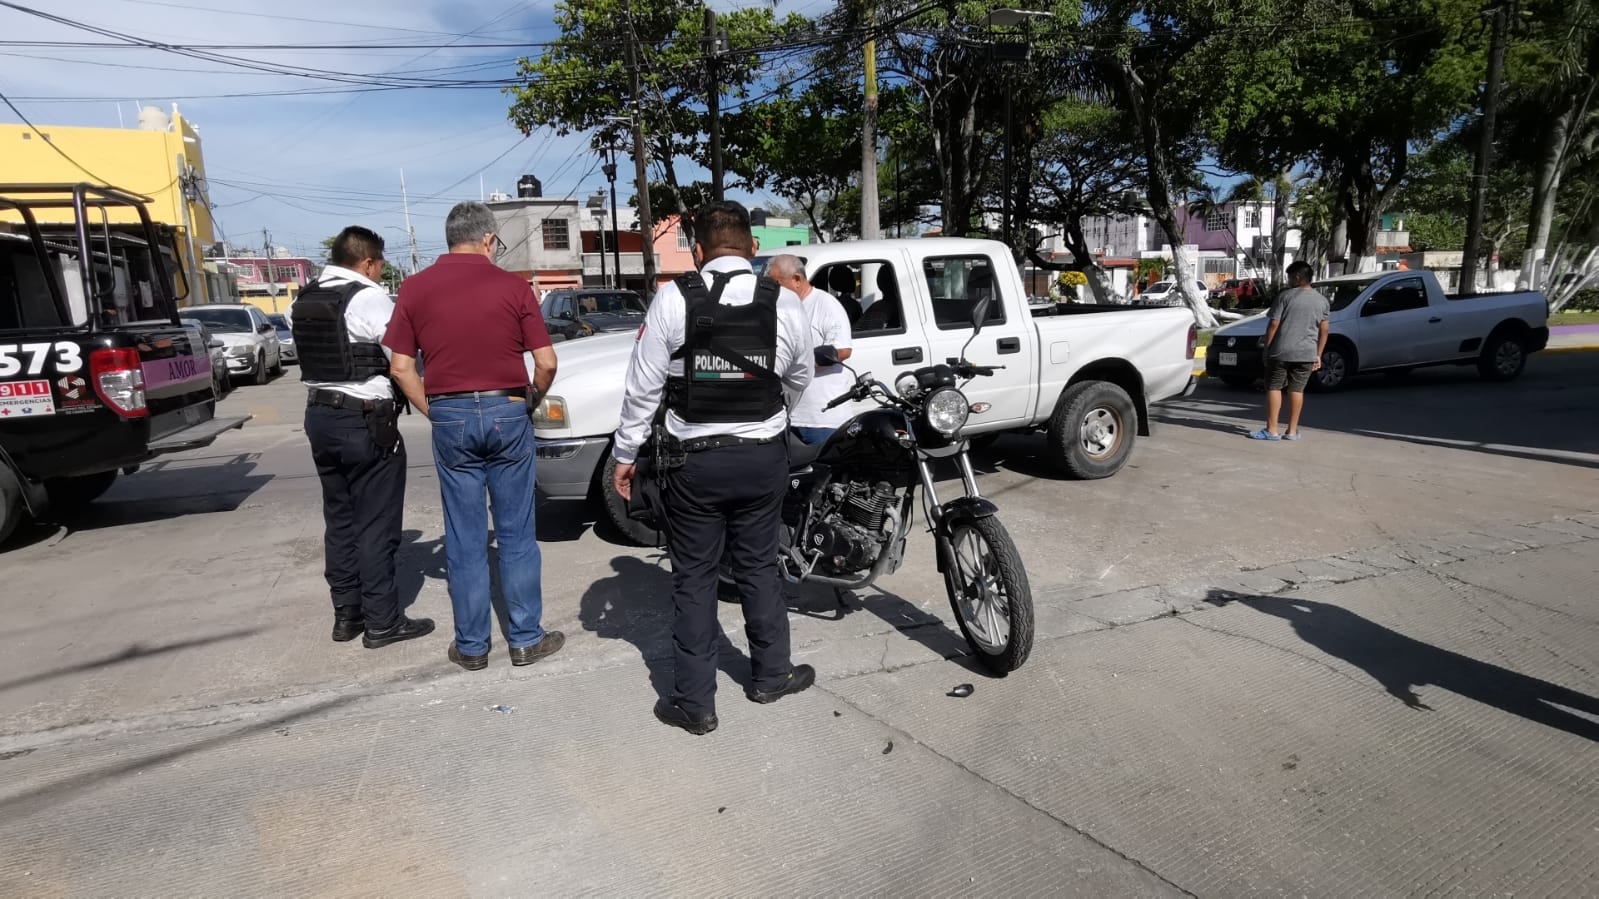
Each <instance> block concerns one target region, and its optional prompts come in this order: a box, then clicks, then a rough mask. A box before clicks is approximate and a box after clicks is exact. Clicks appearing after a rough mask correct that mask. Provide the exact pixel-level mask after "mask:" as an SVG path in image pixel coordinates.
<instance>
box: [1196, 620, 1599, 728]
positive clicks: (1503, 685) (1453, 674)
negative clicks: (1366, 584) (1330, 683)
mask: <svg viewBox="0 0 1599 899" xmlns="http://www.w3.org/2000/svg"><path fill="white" fill-rule="evenodd" d="M1205 601H1206V602H1208V603H1210V604H1211V605H1214V606H1225V605H1229V604H1232V603H1238V604H1239V605H1243V606H1246V607H1248V608H1250V609H1253V610H1254V611H1256V612H1260V613H1262V614H1265V615H1271V616H1273V617H1276V618H1281V619H1283V620H1284V621H1287V622H1288V623H1289V624H1291V625H1292V626H1293V628H1294V633H1295V634H1297V635H1298V636H1299V638H1300V639H1301V640H1304V641H1305V642H1306V643H1308V644H1310V645H1311V646H1314V647H1316V648H1317V649H1319V650H1321V651H1322V652H1324V653H1326V654H1328V655H1330V656H1333V657H1335V658H1340V659H1343V660H1344V661H1346V662H1348V663H1350V664H1351V665H1355V666H1357V667H1359V668H1361V669H1362V670H1364V671H1365V672H1366V673H1367V674H1369V675H1371V677H1372V678H1374V679H1375V680H1376V681H1377V682H1378V683H1380V684H1382V685H1383V689H1385V690H1387V691H1388V692H1389V693H1390V694H1391V695H1392V696H1393V697H1394V698H1396V699H1398V700H1399V701H1400V702H1403V703H1404V704H1405V705H1407V706H1409V707H1411V708H1413V709H1417V710H1420V711H1431V710H1432V707H1431V706H1429V705H1427V704H1426V703H1424V702H1422V701H1421V697H1419V696H1417V695H1416V688H1417V687H1421V686H1434V687H1440V688H1442V689H1445V690H1448V691H1450V692H1451V693H1454V694H1456V695H1459V696H1463V697H1465V698H1467V699H1472V700H1475V701H1477V702H1480V703H1482V704H1484V705H1489V706H1493V707H1494V708H1497V709H1500V710H1501V711H1505V712H1509V713H1510V714H1512V715H1519V716H1520V717H1522V718H1526V719H1527V720H1528V721H1536V722H1538V723H1539V724H1544V725H1547V726H1549V727H1553V728H1557V729H1559V730H1563V731H1566V732H1567V733H1570V734H1575V735H1576V736H1579V737H1584V738H1586V739H1589V740H1595V741H1599V720H1594V719H1595V718H1599V699H1595V698H1594V697H1592V696H1588V695H1586V694H1584V693H1579V692H1577V691H1576V690H1572V689H1569V688H1567V687H1562V686H1560V685H1559V684H1552V683H1550V682H1549V681H1546V680H1540V679H1538V678H1535V677H1530V676H1528V675H1525V674H1521V673H1519V672H1516V671H1511V670H1510V669H1508V668H1501V667H1500V666H1498V665H1492V664H1489V663H1487V662H1482V661H1478V660H1477V659H1473V658H1471V657H1470V656H1463V655H1461V654H1459V653H1456V652H1450V651H1449V650H1447V649H1440V648H1438V647H1436V646H1433V645H1431V644H1429V643H1423V642H1421V641H1420V640H1416V639H1413V638H1411V637H1407V636H1405V635H1404V634H1401V633H1398V632H1396V631H1393V630H1390V629H1389V628H1386V627H1383V626H1382V625H1380V624H1377V623H1376V622H1374V621H1370V620H1368V619H1366V618H1364V617H1362V616H1360V615H1357V614H1355V613H1354V612H1351V611H1349V610H1348V609H1345V608H1341V607H1339V606H1335V605H1329V604H1327V603H1321V602H1311V601H1309V600H1304V599H1295V598H1288V597H1272V596H1254V595H1248V594H1239V593H1231V592H1228V591H1225V590H1212V591H1210V593H1209V594H1208V595H1207V596H1206V597H1205ZM1584 715H1588V716H1594V717H1593V718H1587V717H1583V716H1584Z"/></svg>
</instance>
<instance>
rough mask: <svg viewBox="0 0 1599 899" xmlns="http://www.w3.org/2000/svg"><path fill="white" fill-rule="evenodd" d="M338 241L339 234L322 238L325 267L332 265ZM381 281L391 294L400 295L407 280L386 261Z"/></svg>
mask: <svg viewBox="0 0 1599 899" xmlns="http://www.w3.org/2000/svg"><path fill="white" fill-rule="evenodd" d="M338 239H339V236H338V235H337V234H335V235H333V236H332V237H324V238H322V264H323V265H330V264H332V261H333V260H332V256H333V242H334V241H336V240H338ZM380 280H382V282H383V286H384V287H386V288H388V291H389V293H398V292H399V290H400V282H402V281H404V280H405V273H404V272H402V271H400V270H399V269H397V268H395V267H394V266H393V265H390V264H389V261H388V260H387V259H385V260H383V277H382V278H381V279H380Z"/></svg>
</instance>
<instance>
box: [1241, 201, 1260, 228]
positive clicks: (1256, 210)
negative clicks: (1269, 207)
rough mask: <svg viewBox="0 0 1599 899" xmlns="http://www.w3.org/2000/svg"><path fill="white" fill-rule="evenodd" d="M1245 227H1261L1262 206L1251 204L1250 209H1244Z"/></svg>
mask: <svg viewBox="0 0 1599 899" xmlns="http://www.w3.org/2000/svg"><path fill="white" fill-rule="evenodd" d="M1244 227H1245V228H1259V227H1260V207H1259V206H1251V207H1249V208H1248V209H1245V210H1244Z"/></svg>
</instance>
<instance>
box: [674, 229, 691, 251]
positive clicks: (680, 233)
mask: <svg viewBox="0 0 1599 899" xmlns="http://www.w3.org/2000/svg"><path fill="white" fill-rule="evenodd" d="M677 248H678V249H679V250H687V249H689V240H688V231H686V230H684V228H683V226H682V225H678V226H677Z"/></svg>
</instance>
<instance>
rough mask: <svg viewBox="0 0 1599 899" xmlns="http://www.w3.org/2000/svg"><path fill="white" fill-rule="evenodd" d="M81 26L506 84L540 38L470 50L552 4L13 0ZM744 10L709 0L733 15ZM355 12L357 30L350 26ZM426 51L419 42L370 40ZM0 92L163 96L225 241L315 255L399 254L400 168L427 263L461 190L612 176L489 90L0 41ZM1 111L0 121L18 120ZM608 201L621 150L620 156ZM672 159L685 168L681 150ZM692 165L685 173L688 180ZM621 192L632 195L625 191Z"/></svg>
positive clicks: (29, 106)
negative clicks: (187, 126)
mask: <svg viewBox="0 0 1599 899" xmlns="http://www.w3.org/2000/svg"><path fill="white" fill-rule="evenodd" d="M18 2H20V3H22V4H23V5H27V6H31V7H33V8H35V9H40V10H45V11H48V12H50V13H52V14H55V15H59V16H64V17H68V18H71V19H75V20H78V21H80V22H86V23H90V24H92V25H95V26H98V27H102V28H107V29H112V30H115V31H118V32H122V33H125V34H129V35H134V36H137V37H140V38H145V39H149V40H153V41H159V42H165V43H171V44H184V45H192V44H249V45H254V46H259V45H263V44H292V45H304V44H363V45H366V44H372V45H374V46H363V47H362V48H360V49H341V50H320V51H306V50H259V49H251V50H242V49H240V50H218V51H216V52H217V53H220V54H225V55H227V56H230V57H236V58H248V59H252V60H260V61H263V62H269V63H273V64H278V65H293V66H302V67H306V68H314V69H317V70H319V71H329V70H331V71H340V72H350V73H361V74H374V73H387V72H409V73H418V74H421V75H423V76H425V77H437V78H451V79H458V78H500V77H505V78H509V77H511V76H513V75H514V74H515V60H516V58H517V57H518V56H519V55H536V54H537V50H536V49H530V50H528V51H525V52H524V51H519V50H517V49H510V48H486V47H484V48H475V49H474V48H470V47H463V46H462V45H463V44H466V45H469V44H473V43H536V42H540V41H549V40H552V39H553V38H555V37H557V36H559V32H558V31H557V29H556V28H555V27H554V25H553V19H554V15H553V5H552V3H551V2H550V0H540V2H531V3H526V2H508V0H451V2H431V0H429V2H420V3H393V2H385V0H342V2H339V3H332V4H330V3H326V2H314V0H274V2H273V3H271V4H265V3H262V2H260V0H255V2H248V0H210V2H208V0H76V2H73V3H70V4H67V3H59V2H56V0H18ZM747 5H751V4H749V3H740V2H718V3H714V4H713V6H715V7H717V8H719V9H728V8H733V7H737V6H747ZM826 5H830V4H823V3H821V2H819V0H787V2H783V3H782V4H780V9H781V10H782V11H784V12H788V11H800V12H807V13H815V12H818V11H820V9H821V8H825V6H826ZM359 23H364V24H359ZM0 39H3V40H4V41H7V42H15V41H104V40H107V39H106V38H104V37H100V36H97V35H93V34H89V33H86V32H84V31H82V30H79V29H76V28H72V27H69V26H66V25H62V24H58V23H52V22H47V21H44V20H42V19H39V18H37V17H34V16H30V15H27V14H25V13H22V12H18V11H16V10H12V9H6V8H0ZM385 43H387V44H396V43H398V44H408V45H427V47H426V49H422V48H409V49H400V48H394V47H381V46H375V45H379V44H385ZM0 55H3V56H4V57H9V58H7V59H6V61H5V64H4V65H3V66H0V92H3V93H4V94H5V95H6V96H7V97H10V98H11V99H12V100H13V102H15V103H16V105H17V107H18V108H19V109H21V110H22V112H23V113H24V114H25V115H26V116H27V117H28V118H29V119H30V120H32V121H33V122H34V123H35V124H36V125H40V126H43V125H46V124H51V125H82V126H98V127H117V126H118V125H119V123H120V124H126V125H128V126H130V127H131V126H132V125H133V123H134V121H135V117H136V110H137V108H138V106H139V105H140V104H144V105H160V106H162V107H163V108H164V109H166V110H168V111H170V110H171V106H172V103H173V102H176V103H177V104H178V108H179V110H180V111H181V112H182V113H183V115H184V116H185V117H186V118H187V119H189V120H190V121H191V122H193V123H194V124H195V125H196V126H198V127H199V129H200V134H201V138H202V140H203V146H204V151H205V162H206V169H207V174H208V175H209V180H210V185H211V199H212V201H213V203H215V204H216V215H217V218H218V220H219V221H220V223H221V225H222V227H223V229H224V230H225V232H226V235H227V237H228V239H229V240H230V241H231V242H232V243H234V244H236V245H243V246H252V247H254V246H259V245H260V243H261V231H262V229H263V228H265V229H268V230H270V232H271V235H272V242H273V243H274V245H279V246H287V247H289V248H291V249H293V250H295V251H296V252H298V253H303V254H306V255H311V256H312V257H313V258H318V257H319V256H320V252H321V249H320V246H319V244H320V241H321V240H322V238H324V237H326V236H328V235H331V234H334V233H336V232H337V231H338V230H339V228H341V227H343V226H344V225H346V224H357V223H358V224H363V225H367V226H368V227H372V228H376V229H378V230H379V232H380V233H382V234H383V235H384V236H385V238H387V240H388V242H389V253H388V255H389V257H390V258H391V259H394V260H400V259H403V258H404V256H403V253H404V244H405V238H404V228H403V226H404V221H405V217H404V214H403V209H402V203H401V195H400V172H401V170H402V169H403V170H404V172H405V181H406V187H407V189H408V192H409V194H410V198H411V221H412V224H413V226H414V227H415V229H416V234H417V240H418V244H419V248H420V251H421V255H422V261H423V264H426V263H428V262H429V261H431V259H432V257H433V256H435V255H436V254H438V253H439V252H441V251H442V249H443V247H442V244H443V238H442V232H443V222H444V215H445V213H446V212H447V211H448V210H449V208H450V206H451V205H452V204H454V203H456V202H458V201H460V200H465V199H477V197H478V195H479V183H480V176H481V183H482V185H483V187H484V188H485V189H486V190H488V191H494V190H503V191H507V192H514V191H515V185H516V180H517V178H518V177H519V176H520V175H521V174H522V173H524V172H531V173H533V174H535V175H537V176H538V177H539V178H540V180H541V181H542V182H543V186H544V194H545V196H557V197H560V196H567V195H569V194H571V195H575V196H578V197H583V196H587V195H588V194H590V193H592V192H593V191H595V190H597V189H599V188H600V187H602V186H604V183H605V179H604V176H603V175H602V174H601V173H600V171H599V159H598V157H597V156H595V155H594V154H593V153H591V152H590V151H589V150H588V141H587V138H586V137H585V136H583V135H571V136H568V137H565V138H562V137H557V136H556V135H555V134H554V132H553V131H550V130H547V129H542V130H536V131H534V132H533V133H532V134H531V135H529V136H527V137H524V136H523V135H522V134H521V132H520V131H518V130H516V129H515V128H513V127H512V126H511V124H510V122H509V120H508V119H507V118H506V110H507V107H508V105H509V101H508V99H507V98H506V97H505V95H503V94H502V93H501V92H500V90H499V89H498V88H497V87H475V88H471V89H461V90H437V89H433V90H394V91H381V92H369V93H301V94H298V95H293V96H252V97H223V96H218V95H224V94H257V93H264V92H285V91H287V92H303V91H311V92H317V91H327V90H329V89H330V88H337V87H339V85H334V84H330V83H328V82H326V81H318V80H311V79H307V78H301V77H295V76H289V75H282V74H268V73H261V72H255V71H248V70H245V69H242V68H238V67H234V66H228V65H224V64H222V63H218V62H212V61H206V60H195V59H191V58H186V57H183V56H178V55H175V54H172V53H168V52H163V51H160V50H155V49H144V48H131V49H78V48H62V47H54V46H52V47H17V46H14V45H11V46H0ZM16 120H17V119H16V117H15V116H13V115H12V114H11V112H10V110H8V109H5V108H4V107H3V106H0V121H16ZM618 162H619V164H620V168H621V169H622V173H623V174H622V177H621V178H619V179H618V185H617V193H618V198H619V199H622V198H625V197H628V196H631V195H632V190H631V185H630V184H629V183H626V182H624V181H623V180H622V179H623V178H626V177H627V176H628V174H629V173H630V172H631V171H632V168H631V159H619V160H618ZM680 165H681V161H680ZM691 171H692V168H690V169H688V170H687V171H685V173H684V174H685V176H687V174H688V172H691ZM623 201H624V202H625V200H623Z"/></svg>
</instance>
